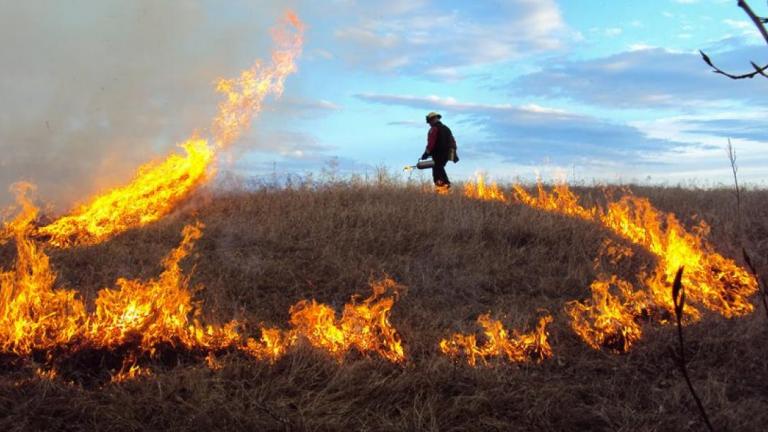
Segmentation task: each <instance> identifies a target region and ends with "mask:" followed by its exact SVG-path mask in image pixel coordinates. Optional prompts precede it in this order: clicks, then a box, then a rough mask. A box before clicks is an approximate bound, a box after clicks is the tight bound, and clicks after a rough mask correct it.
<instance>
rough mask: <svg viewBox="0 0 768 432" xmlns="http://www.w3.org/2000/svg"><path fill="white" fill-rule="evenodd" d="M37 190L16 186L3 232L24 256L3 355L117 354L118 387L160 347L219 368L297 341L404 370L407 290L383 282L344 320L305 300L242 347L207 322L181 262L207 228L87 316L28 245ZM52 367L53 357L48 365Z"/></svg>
mask: <svg viewBox="0 0 768 432" xmlns="http://www.w3.org/2000/svg"><path fill="white" fill-rule="evenodd" d="M31 188H32V186H30V185H19V186H17V188H16V189H17V193H18V201H19V204H20V206H21V208H22V210H21V212H20V213H19V215H18V216H17V217H16V218H15V219H13V220H12V221H11V222H9V223H6V224H5V225H4V227H3V228H4V231H5V232H11V233H13V234H14V236H15V237H14V240H15V241H16V246H17V251H18V257H17V260H16V262H15V265H14V269H13V270H11V271H8V272H2V273H0V352H2V353H12V354H15V355H17V356H21V357H27V356H29V355H31V354H32V353H33V352H47V353H48V354H49V355H50V353H52V352H54V351H56V352H59V353H65V352H69V353H71V354H76V353H77V352H78V350H82V349H106V350H116V349H118V348H119V349H120V351H121V352H124V353H125V355H126V356H127V357H125V358H124V361H123V366H122V368H121V369H120V371H119V372H117V373H116V374H114V375H113V377H112V380H113V381H115V382H121V381H124V380H126V379H131V378H134V377H137V376H143V375H146V374H148V373H150V372H151V371H150V370H149V369H148V368H146V367H145V366H142V365H140V363H139V361H137V359H140V358H143V357H144V356H146V355H149V356H152V355H153V354H154V352H155V350H156V349H157V347H158V346H160V345H161V344H165V345H170V346H174V347H178V348H182V349H186V350H188V351H194V352H202V353H207V354H208V357H207V361H208V364H209V365H216V364H217V363H216V360H215V357H212V356H213V355H214V354H215V353H216V352H218V351H221V350H234V349H239V350H242V351H244V352H245V353H248V354H250V355H251V356H253V357H255V358H258V359H263V360H267V361H270V362H274V361H276V360H277V359H279V358H280V357H282V356H283V355H284V354H285V353H286V352H287V351H288V349H289V348H290V347H292V346H294V345H295V344H296V343H297V342H298V341H299V340H306V341H308V342H309V344H310V345H312V346H314V347H317V348H319V349H322V350H325V351H327V352H328V353H329V354H330V355H331V356H332V357H334V358H336V359H337V360H339V361H341V360H343V358H344V356H345V355H346V353H348V352H349V351H351V350H356V351H358V352H360V353H363V354H368V353H374V354H378V355H380V356H381V357H383V358H384V359H386V360H389V361H392V362H403V361H404V360H405V353H404V350H403V345H402V341H401V340H400V336H399V334H398V333H397V331H396V330H395V328H394V327H393V326H392V324H391V323H390V321H389V315H390V312H391V310H392V307H393V305H394V303H395V301H396V299H397V296H398V293H399V291H400V290H401V288H402V287H400V286H399V285H397V284H396V283H395V282H394V281H393V280H391V279H389V278H386V279H384V280H382V281H378V282H372V283H371V289H372V291H373V293H372V294H371V296H370V297H368V298H366V299H364V300H362V301H359V300H358V299H357V298H356V297H353V298H352V301H351V302H350V303H349V304H347V305H346V306H345V307H344V311H343V314H342V316H341V318H339V319H337V318H336V314H335V312H334V311H333V309H332V308H331V307H329V306H327V305H323V304H319V303H317V302H316V301H301V302H298V303H297V304H296V305H294V306H293V307H292V308H291V311H290V312H291V320H290V324H291V327H292V328H291V329H290V330H287V331H281V330H278V329H270V328H263V329H261V338H260V340H258V341H257V340H255V339H252V338H249V339H247V340H246V339H244V338H243V336H242V335H241V334H240V333H239V328H240V324H239V323H238V322H237V321H229V322H227V323H225V324H224V325H206V324H204V323H202V322H201V320H200V318H199V317H200V316H201V309H200V307H199V304H197V303H196V302H194V300H193V297H192V290H191V289H190V286H189V276H187V275H185V274H184V273H183V272H182V270H181V267H180V262H181V261H182V260H183V259H184V258H186V257H187V256H188V255H189V254H190V253H191V252H192V250H193V248H194V243H195V241H197V240H198V239H200V237H201V236H202V228H203V225H202V224H200V223H197V224H194V225H189V226H186V227H184V229H183V233H182V234H183V239H182V241H181V243H180V244H179V246H178V247H177V248H175V249H173V250H172V251H171V252H170V253H169V254H168V255H167V256H166V257H165V259H164V260H163V268H164V270H163V272H162V273H161V274H160V276H159V277H157V278H153V279H149V280H146V281H142V280H127V279H119V280H118V281H117V282H116V288H107V289H102V290H101V291H99V293H98V295H97V298H96V300H95V310H94V312H93V313H90V314H89V313H87V312H86V309H85V306H84V304H83V302H82V301H81V300H80V299H78V298H77V293H76V292H75V291H73V290H64V289H55V280H56V274H55V272H54V271H53V270H52V269H51V267H50V264H49V261H48V257H47V256H46V255H45V254H44V253H43V252H42V250H41V249H40V248H39V245H38V244H37V243H36V242H35V241H34V240H32V239H30V238H29V235H30V233H31V232H32V223H33V221H34V219H35V218H36V216H37V209H36V208H35V207H34V206H33V205H32V204H31V202H30V201H29V199H27V197H26V193H27V192H28V191H29V190H30V189H31ZM46 358H49V359H51V357H48V356H47V357H46Z"/></svg>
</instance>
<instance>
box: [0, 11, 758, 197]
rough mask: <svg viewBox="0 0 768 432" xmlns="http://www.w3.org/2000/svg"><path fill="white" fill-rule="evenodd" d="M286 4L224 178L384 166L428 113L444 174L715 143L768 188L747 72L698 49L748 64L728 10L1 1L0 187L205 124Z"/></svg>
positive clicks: (420, 141) (531, 167)
mask: <svg viewBox="0 0 768 432" xmlns="http://www.w3.org/2000/svg"><path fill="white" fill-rule="evenodd" d="M751 4H752V5H753V7H754V8H755V9H756V10H757V12H758V13H760V14H762V15H768V6H766V5H765V4H764V2H762V1H752V2H751ZM289 8H290V9H293V10H295V11H296V13H297V14H298V15H299V16H300V18H301V19H302V20H303V21H304V22H305V23H306V25H307V32H306V44H305V50H304V53H303V55H302V57H301V59H300V61H299V71H298V72H297V73H296V74H295V75H293V76H291V77H290V78H289V79H288V81H287V86H286V92H285V94H284V96H283V97H282V98H281V99H280V100H277V101H269V102H268V103H267V108H266V110H265V112H264V113H263V114H262V115H261V116H260V117H259V119H257V121H256V122H255V123H254V125H253V129H252V130H251V132H250V133H249V134H247V136H245V137H244V138H243V140H242V141H241V142H240V143H239V144H238V146H237V147H236V148H235V149H233V151H232V152H231V154H230V155H228V156H227V157H226V158H225V160H224V162H223V168H222V169H223V170H233V171H236V172H238V173H241V174H245V175H255V176H258V175H270V174H271V173H272V171H273V169H275V168H276V169H277V171H278V172H279V173H289V172H290V173H306V172H310V171H314V172H318V171H320V170H321V169H322V168H323V167H324V166H326V165H327V164H328V162H329V161H331V160H336V161H338V166H339V169H340V170H341V171H342V172H344V173H353V172H355V173H363V174H364V173H366V172H368V173H372V172H373V170H374V169H375V168H376V167H378V166H388V167H390V168H392V169H395V170H396V169H399V168H401V167H402V166H404V165H406V164H409V163H413V162H415V160H416V159H417V157H418V156H419V155H420V154H421V152H422V151H423V147H424V144H425V139H426V133H427V127H426V125H425V124H424V120H423V119H424V115H425V114H426V113H427V112H429V111H439V112H441V113H442V114H443V116H444V122H445V123H446V124H447V125H448V126H450V127H451V128H452V130H453V131H454V135H455V136H456V138H457V141H458V144H459V154H460V155H461V156H462V161H461V162H460V163H459V164H457V165H451V166H450V167H449V174H450V175H451V176H453V177H454V178H466V177H469V176H472V175H473V174H474V173H476V172H478V171H484V172H487V173H488V174H490V175H491V176H493V177H495V178H499V179H514V178H518V177H519V178H522V179H527V180H532V179H533V178H535V177H536V176H537V175H540V176H542V177H544V178H545V179H551V178H555V177H560V178H563V177H565V178H568V179H570V180H574V179H576V180H582V181H592V180H597V181H608V182H615V181H624V182H626V181H642V182H654V183H657V182H664V183H671V184H677V183H681V182H682V183H687V182H691V181H692V182H696V183H697V184H704V185H708V184H717V183H720V182H722V183H728V182H729V176H730V171H729V169H730V167H729V166H728V162H727V159H726V157H725V150H724V148H725V146H726V144H727V139H728V138H729V137H730V138H731V139H732V141H733V143H734V145H735V147H736V149H737V155H738V164H739V169H740V171H739V172H740V175H741V177H742V179H743V180H744V181H747V182H750V183H752V184H758V185H765V182H766V181H768V175H767V174H766V171H765V170H764V168H763V167H764V166H766V162H768V132H767V131H768V127H766V126H768V115H766V114H768V106H766V105H768V98H766V97H765V95H766V94H768V80H766V79H755V80H745V81H739V82H736V81H731V80H728V79H725V78H723V77H720V76H717V75H715V74H713V73H711V72H710V71H709V70H708V68H707V66H706V65H705V64H704V63H703V62H702V61H701V59H700V57H699V55H698V50H699V49H703V50H705V51H706V52H708V53H709V54H710V56H711V57H712V58H713V60H715V61H716V62H718V64H721V65H723V67H726V68H728V69H730V70H736V71H747V70H749V61H750V60H753V61H756V62H758V63H765V62H768V45H766V44H765V43H764V41H762V40H761V38H760V35H759V33H758V32H757V31H756V29H755V28H754V27H753V26H752V25H751V23H750V22H749V21H748V19H747V17H746V16H745V15H744V13H743V12H742V11H741V9H739V8H737V7H736V0H652V1H644V2H638V1H629V0H613V1H598V0H579V1H575V0H573V1H565V0H561V1H555V0H487V1H482V2H469V1H440V2H437V1H433V0H408V1H406V0H390V1H388V2H374V1H364V0H328V1H323V2H318V1H310V0H292V1H286V2H282V3H281V2H275V1H266V0H232V1H227V2H220V1H212V0H189V1H185V2H154V1H150V0H137V1H135V2H121V1H117V0H108V1H91V0H72V1H71V2H57V1H53V0H50V1H42V0H41V1H40V2H31V3H30V4H24V2H16V1H11V0H0V48H2V52H4V54H5V55H4V58H3V59H1V60H0V61H2V63H3V64H2V66H3V72H2V73H1V74H0V98H2V99H3V100H4V101H6V103H5V104H4V105H3V107H2V108H0V146H2V149H3V156H2V158H0V168H2V170H0V182H3V183H4V184H9V183H10V182H11V181H15V180H18V179H20V178H24V179H27V180H31V181H33V182H36V183H39V184H40V185H41V194H42V195H47V198H48V199H49V200H51V201H56V199H55V198H59V200H60V201H65V200H67V199H72V200H77V199H81V198H83V197H84V196H87V195H88V194H89V193H91V192H93V191H94V190H99V189H102V188H104V187H108V186H110V185H114V184H119V183H121V182H124V181H125V180H126V179H127V178H129V177H130V175H131V173H132V172H133V170H135V168H136V167H137V166H138V165H140V164H141V163H143V162H146V161H148V160H152V159H157V158H161V157H162V156H163V155H164V154H167V152H168V151H171V150H172V149H173V146H174V143H176V142H180V141H182V140H183V139H184V138H186V137H187V136H189V134H190V133H192V132H194V131H199V130H200V129H201V128H205V127H206V125H207V124H209V119H210V118H211V115H212V114H213V112H215V108H216V101H217V96H216V94H215V93H214V92H213V90H212V83H213V82H214V81H215V79H216V78H217V77H222V76H223V77H228V76H235V75H237V73H238V71H239V70H241V69H244V68H246V67H248V66H249V65H250V64H251V63H252V62H253V61H254V60H255V59H257V58H265V59H266V58H268V56H269V50H270V46H271V41H270V39H269V28H270V27H271V26H272V25H274V23H275V22H277V21H278V19H279V17H280V16H281V15H282V14H283V13H284V11H285V10H286V9H289Z"/></svg>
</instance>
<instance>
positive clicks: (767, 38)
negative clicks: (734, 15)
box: [739, 0, 768, 43]
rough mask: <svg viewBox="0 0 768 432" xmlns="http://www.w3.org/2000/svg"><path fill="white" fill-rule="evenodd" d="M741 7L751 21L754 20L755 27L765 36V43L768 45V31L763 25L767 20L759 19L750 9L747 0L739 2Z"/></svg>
mask: <svg viewBox="0 0 768 432" xmlns="http://www.w3.org/2000/svg"><path fill="white" fill-rule="evenodd" d="M739 7H740V8H742V9H744V12H745V13H746V14H747V15H749V19H751V20H752V22H753V23H755V27H757V29H758V30H759V31H760V34H762V35H763V39H765V43H768V30H766V29H765V26H764V25H763V23H765V22H766V21H767V20H765V19H764V18H760V17H758V16H757V15H756V14H755V12H754V11H753V10H752V8H751V7H749V4H748V3H747V2H746V0H739Z"/></svg>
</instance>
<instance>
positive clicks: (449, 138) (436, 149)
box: [427, 122, 456, 161]
mask: <svg viewBox="0 0 768 432" xmlns="http://www.w3.org/2000/svg"><path fill="white" fill-rule="evenodd" d="M455 148H456V140H455V139H454V138H453V133H451V130H450V129H448V126H446V125H444V124H443V123H442V122H437V123H435V124H434V125H433V126H432V127H431V128H430V129H429V134H427V153H429V154H430V155H432V159H434V160H436V161H438V160H443V161H445V160H448V158H449V157H450V153H451V149H455Z"/></svg>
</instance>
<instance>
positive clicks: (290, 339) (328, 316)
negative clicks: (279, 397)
mask: <svg viewBox="0 0 768 432" xmlns="http://www.w3.org/2000/svg"><path fill="white" fill-rule="evenodd" d="M371 289H372V290H373V293H372V294H371V296H370V297H368V298H366V299H365V300H363V301H362V302H358V301H357V299H356V298H354V297H353V298H352V300H351V302H350V303H348V304H347V305H345V306H344V312H343V313H342V316H341V319H336V313H335V312H334V310H333V309H332V308H331V307H330V306H327V305H324V304H320V303H317V302H316V301H314V300H311V301H300V302H298V303H296V304H295V305H293V306H292V307H291V311H290V312H291V327H292V329H290V330H288V331H286V332H283V333H281V332H280V331H279V330H276V329H262V336H261V341H260V342H256V341H255V340H253V339H250V340H249V341H248V343H247V346H246V350H245V351H246V352H248V353H249V354H251V355H253V356H255V357H257V358H262V359H267V360H269V361H272V362H274V361H275V360H277V359H278V358H280V357H281V356H282V355H284V354H285V352H286V351H287V350H288V348H289V347H290V346H292V345H294V344H295V343H296V342H297V341H298V340H301V339H305V340H306V341H307V342H309V344H310V345H312V346H314V347H316V348H319V349H322V350H324V351H326V352H328V353H329V354H330V355H331V356H332V357H334V358H336V359H337V360H339V361H341V360H343V358H344V356H345V355H346V354H347V353H348V352H350V351H351V350H353V349H354V350H356V351H358V352H360V353H363V354H366V353H375V354H378V355H379V356H381V357H383V358H384V359H386V360H389V361H391V362H393V363H401V362H403V361H405V352H404V350H403V344H402V341H401V340H400V336H399V334H398V333H397V330H395V328H394V327H393V326H392V324H391V323H390V322H389V314H390V312H391V310H392V306H393V305H394V303H395V301H396V299H397V296H398V292H399V290H400V289H401V287H400V286H399V285H397V284H396V283H395V282H394V281H393V280H392V279H389V278H386V279H384V280H382V281H378V282H372V283H371ZM388 293H390V294H389V295H386V294H388Z"/></svg>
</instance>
